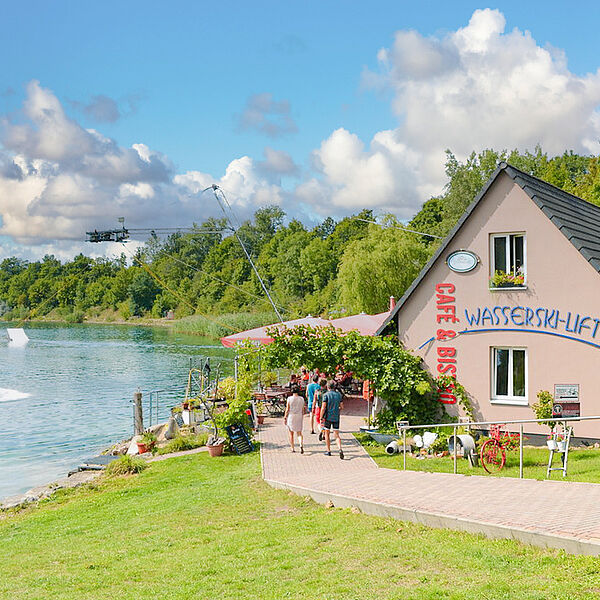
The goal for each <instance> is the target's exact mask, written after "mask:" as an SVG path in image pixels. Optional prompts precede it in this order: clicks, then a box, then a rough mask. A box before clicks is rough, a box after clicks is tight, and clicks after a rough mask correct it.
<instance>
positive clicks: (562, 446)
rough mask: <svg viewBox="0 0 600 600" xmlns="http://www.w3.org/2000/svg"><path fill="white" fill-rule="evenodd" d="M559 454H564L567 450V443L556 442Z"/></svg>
mask: <svg viewBox="0 0 600 600" xmlns="http://www.w3.org/2000/svg"><path fill="white" fill-rule="evenodd" d="M556 444H557V446H558V451H559V452H566V450H567V442H557V443H556Z"/></svg>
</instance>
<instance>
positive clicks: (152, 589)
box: [0, 453, 600, 600]
mask: <svg viewBox="0 0 600 600" xmlns="http://www.w3.org/2000/svg"><path fill="white" fill-rule="evenodd" d="M396 461H397V459H396ZM440 493H443V491H440ZM507 501H514V499H512V500H511V499H507ZM598 597H600V560H598V559H597V558H592V557H582V556H569V555H566V554H564V552H562V551H559V550H542V549H539V548H534V547H529V546H525V545H521V544H519V543H517V542H511V541H507V540H499V541H492V540H488V539H486V538H483V537H479V536H474V535H468V534H465V533H458V532H451V531H444V530H436V529H428V528H426V527H423V526H420V525H415V524H409V523H403V522H399V521H393V520H389V519H383V518H377V517H370V516H366V515H362V514H354V513H353V512H352V511H351V510H347V509H327V508H325V507H323V506H320V505H317V504H315V503H313V502H312V501H310V500H307V499H304V498H300V497H298V496H295V495H293V494H291V493H288V492H283V491H278V490H273V489H271V488H270V487H268V486H267V485H266V484H265V483H264V482H263V481H262V480H261V478H260V462H259V456H258V454H257V453H254V454H251V455H246V456H243V457H236V456H226V457H223V458H220V459H211V458H210V457H208V456H207V455H206V454H204V453H202V454H198V455H193V456H187V457H180V458H173V459H169V460H166V461H164V462H158V463H154V464H152V465H151V467H150V468H149V469H147V470H146V471H144V472H143V473H141V474H140V475H136V476H131V477H125V478H119V479H114V480H111V481H101V482H100V483H99V484H98V485H97V486H95V487H92V488H87V489H83V488H82V489H79V490H75V491H71V492H68V493H64V494H61V495H59V496H58V497H56V498H54V499H51V500H49V501H46V502H45V503H43V504H42V505H41V506H40V507H37V508H35V507H34V508H30V509H27V510H24V511H22V512H20V513H17V514H7V513H5V514H2V515H0V598H3V599H10V600H26V599H36V600H38V599H44V600H51V599H56V598H68V599H69V600H78V599H83V598H86V599H94V600H98V599H105V598H106V599H110V600H128V599H135V600H144V599H154V598H161V599H162V598H164V599H171V598H181V599H190V600H191V599H200V600H204V599H207V598H211V599H212V598H218V599H222V598H225V599H227V598H235V599H238V598H240V599H242V598H261V599H273V600H275V599H277V600H279V599H282V598H294V599H296V598H297V599H310V600H315V599H329V600H333V599H361V600H363V599H364V600H367V599H393V598H398V599H400V598H401V599H402V600H413V599H414V600H417V599H419V600H424V599H431V600H433V599H435V600H439V599H459V598H460V599H463V598H464V599H466V598H469V599H470V598H476V599H493V600H500V599H504V598H506V599H509V598H510V599H511V600H514V599H522V598H527V599H540V600H541V599H544V600H548V599H559V598H560V599H561V600H564V599H567V598H568V599H575V598H578V599H579V598H582V599H583V598H598Z"/></svg>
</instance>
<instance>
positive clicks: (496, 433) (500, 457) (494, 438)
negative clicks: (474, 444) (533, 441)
mask: <svg viewBox="0 0 600 600" xmlns="http://www.w3.org/2000/svg"><path fill="white" fill-rule="evenodd" d="M518 445H519V434H518V433H509V432H508V431H503V430H502V427H501V426H500V425H490V439H489V440H486V441H485V442H484V443H483V446H481V452H480V458H481V465H482V466H483V468H484V469H485V470H486V471H487V472H488V473H497V472H498V471H501V470H502V469H503V467H504V465H505V464H506V451H507V450H508V451H510V450H514V449H515V447H516V446H518Z"/></svg>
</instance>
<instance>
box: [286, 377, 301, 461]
mask: <svg viewBox="0 0 600 600" xmlns="http://www.w3.org/2000/svg"><path fill="white" fill-rule="evenodd" d="M291 392H292V395H291V396H290V397H289V398H288V399H287V402H286V405H285V414H284V415H283V418H284V422H285V424H286V426H287V428H288V433H289V436H290V448H291V450H292V452H296V450H295V449H294V434H296V435H297V436H298V442H299V443H300V454H304V438H303V437H302V421H303V420H304V409H305V406H304V398H302V396H300V395H299V392H300V388H299V387H298V385H294V386H292V388H291Z"/></svg>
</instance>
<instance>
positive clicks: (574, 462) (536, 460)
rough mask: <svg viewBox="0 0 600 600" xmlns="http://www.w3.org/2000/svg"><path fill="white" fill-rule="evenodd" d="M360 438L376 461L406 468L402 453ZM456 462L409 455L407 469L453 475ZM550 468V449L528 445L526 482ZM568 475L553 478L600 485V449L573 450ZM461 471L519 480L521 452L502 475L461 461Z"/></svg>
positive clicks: (512, 455)
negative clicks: (388, 451) (389, 450)
mask: <svg viewBox="0 0 600 600" xmlns="http://www.w3.org/2000/svg"><path fill="white" fill-rule="evenodd" d="M356 438H357V439H358V440H359V441H360V442H361V444H362V445H363V446H364V448H365V450H366V451H367V452H368V453H369V454H370V455H371V457H372V458H373V460H375V462H376V463H377V464H378V465H379V466H380V467H386V468H387V469H402V468H403V456H402V454H401V453H400V454H393V455H389V454H386V453H385V446H382V445H381V444H377V443H375V442H373V441H372V440H371V438H370V437H369V436H368V435H367V434H356ZM453 465H454V461H453V458H452V457H451V456H444V457H440V458H437V457H436V458H426V459H424V460H420V459H417V458H414V457H412V456H410V455H409V454H407V455H406V468H407V469H409V470H411V471H427V472H431V473H452V472H453ZM547 466H548V449H547V448H535V447H532V446H524V448H523V477H525V478H526V479H546V468H547ZM553 466H554V467H559V466H561V462H560V455H559V454H558V453H555V454H554V461H553ZM567 467H568V468H567V473H568V474H567V476H566V477H563V475H562V472H560V471H553V472H552V473H551V477H550V479H555V480H561V481H585V482H590V483H600V449H597V448H586V449H583V448H570V450H569V462H568V465H567ZM457 472H458V473H461V474H463V475H485V476H486V477H519V449H518V448H517V450H516V451H513V452H507V453H506V465H505V466H504V468H503V469H502V471H499V472H498V473H494V474H488V473H486V472H485V471H484V470H483V468H482V467H481V464H479V466H477V467H475V468H473V467H471V466H470V465H469V462H468V461H466V460H464V459H462V458H459V460H458V464H457Z"/></svg>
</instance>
